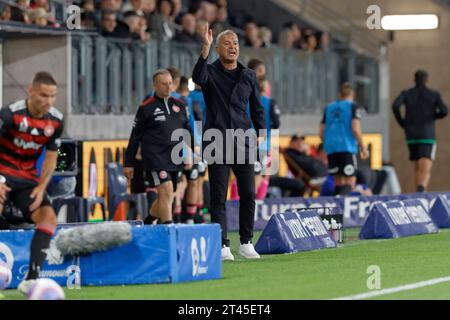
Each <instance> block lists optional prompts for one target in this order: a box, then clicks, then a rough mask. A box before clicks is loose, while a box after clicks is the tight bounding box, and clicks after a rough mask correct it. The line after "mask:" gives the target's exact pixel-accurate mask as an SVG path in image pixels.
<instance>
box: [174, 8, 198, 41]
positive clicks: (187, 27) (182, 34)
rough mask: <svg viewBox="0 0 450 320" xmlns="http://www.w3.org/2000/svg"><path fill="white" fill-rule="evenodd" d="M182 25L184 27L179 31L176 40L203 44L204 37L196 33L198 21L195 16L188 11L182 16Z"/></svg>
mask: <svg viewBox="0 0 450 320" xmlns="http://www.w3.org/2000/svg"><path fill="white" fill-rule="evenodd" d="M181 27H182V28H183V29H182V30H181V31H179V32H177V34H176V36H175V38H174V40H175V41H178V42H185V43H196V44H201V42H202V39H201V37H200V36H199V35H198V34H197V33H196V30H195V29H196V22H195V16H194V15H193V14H190V13H186V14H185V15H184V16H183V17H182V18H181Z"/></svg>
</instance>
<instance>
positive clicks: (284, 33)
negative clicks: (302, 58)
mask: <svg viewBox="0 0 450 320" xmlns="http://www.w3.org/2000/svg"><path fill="white" fill-rule="evenodd" d="M278 44H279V46H280V47H281V48H283V49H293V48H294V34H293V33H292V31H291V29H289V28H283V30H281V32H280V35H279V39H278Z"/></svg>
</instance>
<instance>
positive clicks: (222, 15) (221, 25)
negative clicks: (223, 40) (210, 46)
mask: <svg viewBox="0 0 450 320" xmlns="http://www.w3.org/2000/svg"><path fill="white" fill-rule="evenodd" d="M228 29H232V26H231V24H230V23H229V22H228V8H227V7H219V9H218V10H217V19H216V21H215V22H214V24H213V26H212V30H213V36H217V35H218V34H219V33H221V32H223V31H225V30H228Z"/></svg>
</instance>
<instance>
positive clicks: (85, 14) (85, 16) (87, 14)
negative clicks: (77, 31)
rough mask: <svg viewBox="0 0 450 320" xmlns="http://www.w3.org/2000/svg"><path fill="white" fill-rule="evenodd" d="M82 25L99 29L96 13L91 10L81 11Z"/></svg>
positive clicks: (86, 27)
mask: <svg viewBox="0 0 450 320" xmlns="http://www.w3.org/2000/svg"><path fill="white" fill-rule="evenodd" d="M80 18H81V27H82V28H83V29H97V28H98V25H97V19H96V17H95V13H94V12H91V11H82V12H81V17H80Z"/></svg>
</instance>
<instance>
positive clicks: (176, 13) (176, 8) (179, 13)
mask: <svg viewBox="0 0 450 320" xmlns="http://www.w3.org/2000/svg"><path fill="white" fill-rule="evenodd" d="M172 5H173V11H172V16H171V19H172V21H173V22H175V23H176V24H181V17H183V16H184V15H185V14H186V13H187V10H186V8H184V7H183V3H182V2H181V0H172Z"/></svg>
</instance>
